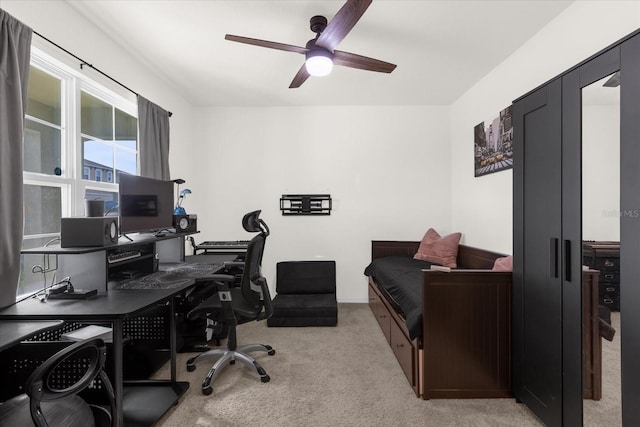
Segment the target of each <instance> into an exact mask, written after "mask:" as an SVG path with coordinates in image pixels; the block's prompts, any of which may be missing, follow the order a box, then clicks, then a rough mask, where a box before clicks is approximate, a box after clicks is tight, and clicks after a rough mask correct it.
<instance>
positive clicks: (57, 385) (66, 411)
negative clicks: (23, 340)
mask: <svg viewBox="0 0 640 427" xmlns="http://www.w3.org/2000/svg"><path fill="white" fill-rule="evenodd" d="M106 357H107V351H106V347H105V344H104V342H103V341H102V340H101V339H98V338H96V339H90V340H85V341H80V342H77V343H74V344H71V345H70V346H68V347H65V348H64V349H62V350H60V351H59V352H57V353H56V354H54V355H53V356H51V357H49V358H48V359H47V360H45V361H44V363H42V364H41V365H40V366H38V368H36V370H35V371H33V373H32V374H31V375H30V376H29V378H28V379H27V381H26V383H25V392H26V393H24V394H20V395H18V396H15V397H13V398H11V399H9V400H7V401H6V402H4V403H3V404H1V405H0V425H2V426H33V425H35V426H38V427H46V426H52V427H53V426H64V427H76V426H77V427H93V426H108V425H114V424H113V422H112V420H113V419H115V418H114V417H112V416H111V414H115V398H114V393H113V387H112V386H111V382H110V381H109V378H108V377H107V374H106V373H105V372H104V369H103V368H104V362H105V359H106ZM70 367H73V369H72V370H73V371H74V375H73V377H74V379H75V377H76V375H75V374H77V376H78V377H79V378H77V380H75V381H73V383H72V384H70V385H69V384H68V383H69V382H72V381H70V380H69V371H70V369H69V368H70ZM96 377H100V381H101V384H102V388H103V389H104V391H105V393H106V395H107V398H108V399H109V407H110V411H107V410H106V409H105V408H103V407H101V406H97V405H90V404H88V403H87V402H86V401H85V400H83V399H82V398H81V397H79V396H78V393H79V392H81V391H82V390H84V389H85V388H87V387H88V386H89V385H91V384H92V383H93V382H94V380H95V379H96Z"/></svg>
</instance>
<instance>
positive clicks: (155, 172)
mask: <svg viewBox="0 0 640 427" xmlns="http://www.w3.org/2000/svg"><path fill="white" fill-rule="evenodd" d="M138 128H139V130H140V136H139V137H140V141H139V142H140V175H142V176H146V177H148V178H155V179H163V180H167V181H168V180H169V179H170V178H169V177H170V176H171V175H170V174H169V112H168V111H166V110H163V109H162V108H160V107H159V106H157V105H156V104H154V103H153V102H151V101H149V100H147V99H145V98H143V97H142V96H140V95H138Z"/></svg>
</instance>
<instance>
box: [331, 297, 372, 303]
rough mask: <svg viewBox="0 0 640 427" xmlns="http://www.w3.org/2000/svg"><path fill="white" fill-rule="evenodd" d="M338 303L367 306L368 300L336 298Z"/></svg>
mask: <svg viewBox="0 0 640 427" xmlns="http://www.w3.org/2000/svg"><path fill="white" fill-rule="evenodd" d="M338 303H345V304H368V303H369V299H368V298H338Z"/></svg>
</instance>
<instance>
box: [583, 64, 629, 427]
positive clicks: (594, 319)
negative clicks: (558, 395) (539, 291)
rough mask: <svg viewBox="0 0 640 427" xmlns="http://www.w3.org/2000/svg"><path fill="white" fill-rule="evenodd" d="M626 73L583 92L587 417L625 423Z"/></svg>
mask: <svg viewBox="0 0 640 427" xmlns="http://www.w3.org/2000/svg"><path fill="white" fill-rule="evenodd" d="M621 214H623V213H621V212H620V73H619V72H617V73H614V74H612V75H610V76H607V77H605V78H603V79H601V80H599V81H597V82H595V83H593V84H591V85H589V86H587V87H585V88H584V89H583V90H582V239H583V265H584V267H583V277H582V293H583V298H582V304H583V312H582V317H583V323H582V328H583V337H582V345H583V348H582V355H583V391H584V393H583V397H584V404H583V408H584V410H583V419H584V425H585V426H602V425H610V426H616V425H622V411H621V382H620V377H621V376H620V295H621V289H620V286H621V285H620V244H619V242H620V216H621Z"/></svg>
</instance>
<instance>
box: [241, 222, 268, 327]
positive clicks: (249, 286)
mask: <svg viewBox="0 0 640 427" xmlns="http://www.w3.org/2000/svg"><path fill="white" fill-rule="evenodd" d="M260 212H261V211H260V210H257V211H253V212H249V213H248V214H246V215H245V216H244V217H243V218H242V227H243V228H244V229H245V230H246V231H248V232H250V233H256V232H257V233H258V234H256V235H255V236H254V237H253V238H252V239H251V240H250V241H249V244H248V246H247V253H246V255H245V260H244V270H243V273H242V279H241V281H240V288H241V292H242V296H243V298H244V299H245V300H246V301H247V302H249V303H250V304H252V305H253V306H255V307H256V308H260V310H261V313H260V315H259V316H258V318H257V319H256V320H263V319H268V318H269V317H271V315H272V314H273V307H272V306H271V295H270V293H269V287H268V286H267V280H266V279H265V278H264V277H263V276H262V255H263V254H264V245H265V242H266V240H267V236H268V235H269V227H268V226H267V224H265V222H264V221H263V220H262V219H260Z"/></svg>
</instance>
